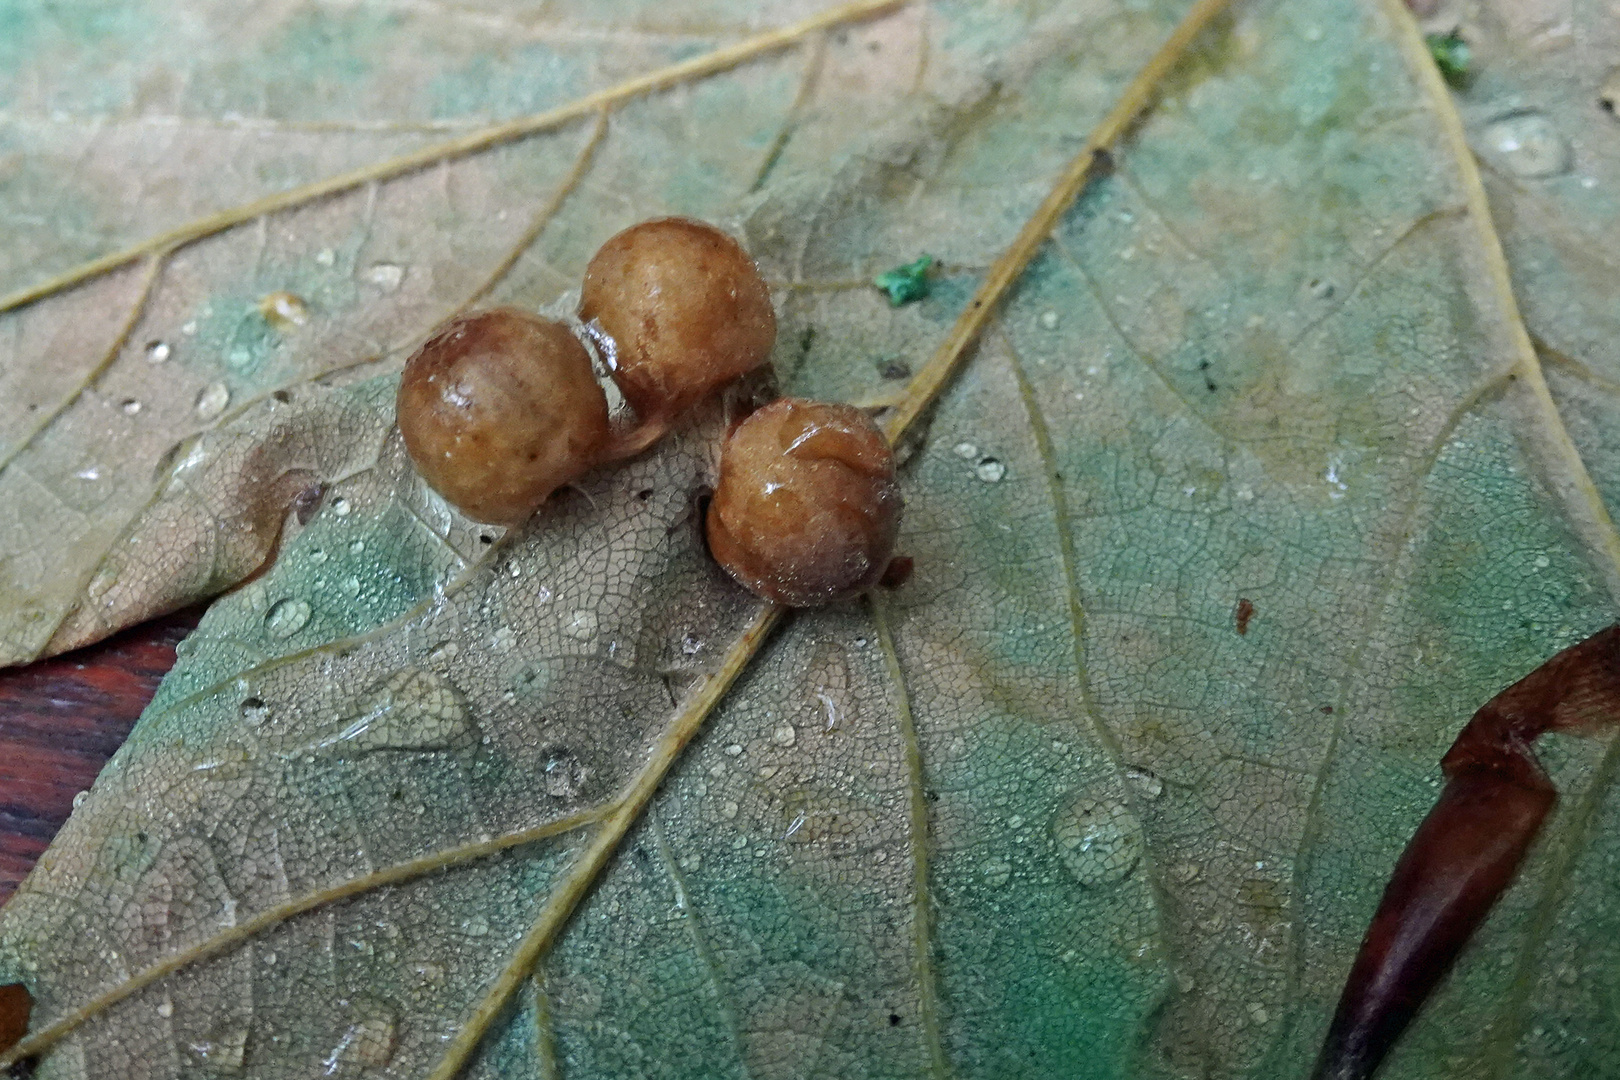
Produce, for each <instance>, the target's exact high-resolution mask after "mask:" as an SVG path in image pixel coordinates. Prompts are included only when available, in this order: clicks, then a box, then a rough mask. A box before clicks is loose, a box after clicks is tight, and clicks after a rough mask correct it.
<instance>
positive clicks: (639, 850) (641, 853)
mask: <svg viewBox="0 0 1620 1080" xmlns="http://www.w3.org/2000/svg"><path fill="white" fill-rule="evenodd" d="M636 858H638V859H640V860H641V861H642V862H644V863H650V862H652V856H651V855H648V854H647V849H646V848H644V847H642V846H641V845H640V844H637V845H636Z"/></svg>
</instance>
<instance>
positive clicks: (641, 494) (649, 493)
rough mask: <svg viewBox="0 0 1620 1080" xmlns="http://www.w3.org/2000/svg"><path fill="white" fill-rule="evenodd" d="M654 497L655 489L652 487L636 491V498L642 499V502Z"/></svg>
mask: <svg viewBox="0 0 1620 1080" xmlns="http://www.w3.org/2000/svg"><path fill="white" fill-rule="evenodd" d="M652 497H653V489H652V488H642V489H641V490H640V491H638V492H636V498H638V499H640V500H641V501H642V502H646V501H647V500H648V499H650V498H652Z"/></svg>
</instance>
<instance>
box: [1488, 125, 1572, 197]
mask: <svg viewBox="0 0 1620 1080" xmlns="http://www.w3.org/2000/svg"><path fill="white" fill-rule="evenodd" d="M1485 141H1486V145H1487V146H1489V147H1490V148H1491V150H1492V151H1493V152H1495V154H1496V155H1497V156H1498V157H1499V158H1500V159H1501V161H1502V163H1503V164H1505V165H1506V166H1507V167H1508V169H1509V170H1510V171H1512V172H1513V173H1514V174H1515V175H1517V176H1522V177H1524V178H1525V179H1529V180H1534V179H1541V178H1544V177H1548V176H1558V175H1560V174H1562V173H1566V172H1568V171H1569V168H1570V165H1571V163H1572V161H1573V158H1574V155H1573V152H1572V150H1571V149H1570V145H1569V140H1568V139H1566V138H1564V136H1563V134H1562V133H1561V132H1559V130H1558V129H1557V128H1556V127H1554V126H1553V122H1552V120H1551V119H1549V118H1548V117H1547V114H1546V113H1542V112H1538V111H1536V110H1534V109H1527V110H1524V111H1522V112H1513V113H1509V114H1508V115H1506V116H1503V117H1501V118H1499V119H1496V120H1493V121H1491V124H1490V126H1489V127H1487V128H1486V129H1485Z"/></svg>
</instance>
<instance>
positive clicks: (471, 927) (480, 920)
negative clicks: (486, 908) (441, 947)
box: [461, 915, 489, 937]
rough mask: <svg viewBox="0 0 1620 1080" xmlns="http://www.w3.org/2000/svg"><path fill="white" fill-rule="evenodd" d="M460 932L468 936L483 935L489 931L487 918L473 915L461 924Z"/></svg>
mask: <svg viewBox="0 0 1620 1080" xmlns="http://www.w3.org/2000/svg"><path fill="white" fill-rule="evenodd" d="M461 932H462V933H464V934H466V935H467V936H468V937H483V936H484V935H485V934H488V933H489V920H488V919H486V918H484V917H483V916H482V915H474V916H473V917H472V918H470V919H468V920H467V921H466V922H464V923H462V924H461Z"/></svg>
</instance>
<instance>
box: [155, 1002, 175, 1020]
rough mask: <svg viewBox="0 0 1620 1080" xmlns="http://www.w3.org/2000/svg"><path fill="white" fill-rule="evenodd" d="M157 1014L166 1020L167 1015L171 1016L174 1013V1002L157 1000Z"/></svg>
mask: <svg viewBox="0 0 1620 1080" xmlns="http://www.w3.org/2000/svg"><path fill="white" fill-rule="evenodd" d="M157 1014H158V1015H159V1016H161V1017H163V1019H165V1020H167V1019H168V1018H169V1017H171V1016H173V1015H174V1002H172V1001H160V1002H158V1007H157Z"/></svg>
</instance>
